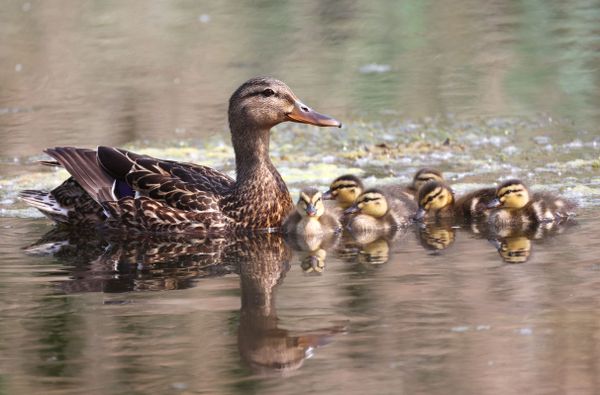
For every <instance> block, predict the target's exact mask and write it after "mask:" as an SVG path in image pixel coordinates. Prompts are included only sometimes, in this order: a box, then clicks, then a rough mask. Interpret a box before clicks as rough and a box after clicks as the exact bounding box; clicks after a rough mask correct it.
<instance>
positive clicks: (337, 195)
mask: <svg viewBox="0 0 600 395" xmlns="http://www.w3.org/2000/svg"><path fill="white" fill-rule="evenodd" d="M363 189H364V187H363V183H362V181H361V180H360V178H358V177H356V176H354V175H352V174H345V175H343V176H340V177H338V178H336V179H335V180H333V182H332V183H331V185H330V186H329V190H328V191H327V192H325V199H335V200H336V201H337V202H338V204H339V205H340V206H342V207H344V208H345V207H348V206H350V205H352V204H353V203H354V202H355V201H356V198H358V196H359V195H360V194H361V193H362V191H363Z"/></svg>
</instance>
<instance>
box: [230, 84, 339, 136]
mask: <svg viewBox="0 0 600 395" xmlns="http://www.w3.org/2000/svg"><path fill="white" fill-rule="evenodd" d="M285 121H292V122H300V123H308V124H311V125H316V126H334V127H341V126H342V124H341V123H340V122H339V121H337V120H336V119H334V118H331V117H329V116H327V115H323V114H319V113H318V112H316V111H314V110H312V109H311V108H310V107H308V106H307V105H306V104H304V103H302V102H301V101H300V100H299V99H298V98H297V97H296V95H295V94H294V92H292V90H291V89H290V88H289V87H288V86H287V85H286V84H284V83H283V82H281V81H279V80H276V79H275V78H271V77H256V78H252V79H250V80H248V81H246V82H244V83H243V84H242V85H241V86H240V87H239V88H238V89H237V90H236V91H235V92H234V93H233V95H232V96H231V99H229V124H230V126H231V130H232V132H234V133H235V132H236V131H239V132H243V131H246V130H265V129H266V130H268V129H270V128H272V127H273V126H275V125H277V124H279V123H281V122H285Z"/></svg>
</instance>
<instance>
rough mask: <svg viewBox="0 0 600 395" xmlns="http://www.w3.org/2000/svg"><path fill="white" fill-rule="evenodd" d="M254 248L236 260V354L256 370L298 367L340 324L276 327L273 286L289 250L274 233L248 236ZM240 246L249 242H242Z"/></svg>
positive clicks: (285, 266) (285, 265)
mask: <svg viewBox="0 0 600 395" xmlns="http://www.w3.org/2000/svg"><path fill="white" fill-rule="evenodd" d="M251 243H252V244H255V247H256V248H250V250H249V251H248V252H249V253H250V255H247V254H244V256H245V257H244V259H243V260H239V262H240V268H241V271H240V277H241V288H242V309H241V315H240V327H239V332H238V346H239V350H240V355H241V356H242V358H243V359H244V360H245V361H246V362H247V363H248V365H249V366H251V367H252V368H253V370H255V371H257V372H260V373H274V372H277V373H287V372H290V371H293V370H295V369H298V368H299V367H300V366H301V365H302V363H303V362H304V360H305V359H306V358H307V357H309V356H310V355H311V353H312V352H313V350H314V349H315V348H317V347H319V346H322V345H324V344H327V343H328V342H330V341H331V338H332V336H333V335H335V334H336V333H339V332H341V331H343V328H342V327H339V326H332V327H328V328H321V329H317V330H314V331H310V332H300V333H292V332H291V331H288V330H285V329H281V328H279V327H278V318H277V312H276V308H275V289H276V287H277V286H278V285H279V284H280V283H281V282H282V281H283V278H284V276H285V273H286V272H287V270H288V269H289V263H290V259H291V256H292V254H291V249H290V248H289V247H288V245H287V244H286V243H285V241H284V240H283V238H282V237H281V236H278V235H274V234H269V235H264V237H262V238H261V239H259V240H257V239H252V241H251ZM243 246H244V248H248V246H249V244H248V243H244V244H243Z"/></svg>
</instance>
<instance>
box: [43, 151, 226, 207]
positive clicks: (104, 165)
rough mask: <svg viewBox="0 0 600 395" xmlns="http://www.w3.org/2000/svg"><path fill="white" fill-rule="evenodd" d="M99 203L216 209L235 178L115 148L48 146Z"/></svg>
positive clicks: (207, 169)
mask: <svg viewBox="0 0 600 395" xmlns="http://www.w3.org/2000/svg"><path fill="white" fill-rule="evenodd" d="M46 153H48V154H49V155H50V156H52V157H53V158H54V159H56V160H57V161H58V163H60V164H61V165H62V166H64V167H65V168H66V169H67V171H68V172H69V173H71V175H72V176H73V178H74V179H75V180H76V181H77V182H78V183H79V184H80V185H81V187H82V188H83V189H84V190H85V191H86V192H87V193H88V194H89V195H90V196H91V197H92V199H94V200H95V201H97V202H98V203H105V202H111V201H119V200H121V199H123V198H127V197H139V196H146V197H149V198H151V199H152V200H155V201H156V202H157V203H159V204H161V205H165V206H166V207H171V208H174V209H178V210H188V211H199V212H204V211H218V210H219V208H218V204H219V200H220V197H221V196H222V195H223V194H224V193H226V192H227V191H228V190H230V189H231V188H232V187H233V184H234V180H233V179H232V178H231V177H228V176H227V175H225V174H223V173H220V172H218V171H216V170H214V169H211V168H209V167H206V166H199V165H194V164H190V163H178V162H174V161H168V160H161V159H156V158H153V157H150V156H146V155H139V154H135V153H133V152H129V151H125V150H121V149H118V148H112V147H98V151H93V150H88V149H82V148H74V147H57V148H51V149H48V150H46Z"/></svg>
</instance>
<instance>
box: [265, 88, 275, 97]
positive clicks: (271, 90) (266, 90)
mask: <svg viewBox="0 0 600 395" xmlns="http://www.w3.org/2000/svg"><path fill="white" fill-rule="evenodd" d="M262 94H263V96H264V97H269V96H273V95H274V94H275V91H273V89H271V88H267V89H265V90H264V91H263V92H262Z"/></svg>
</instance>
